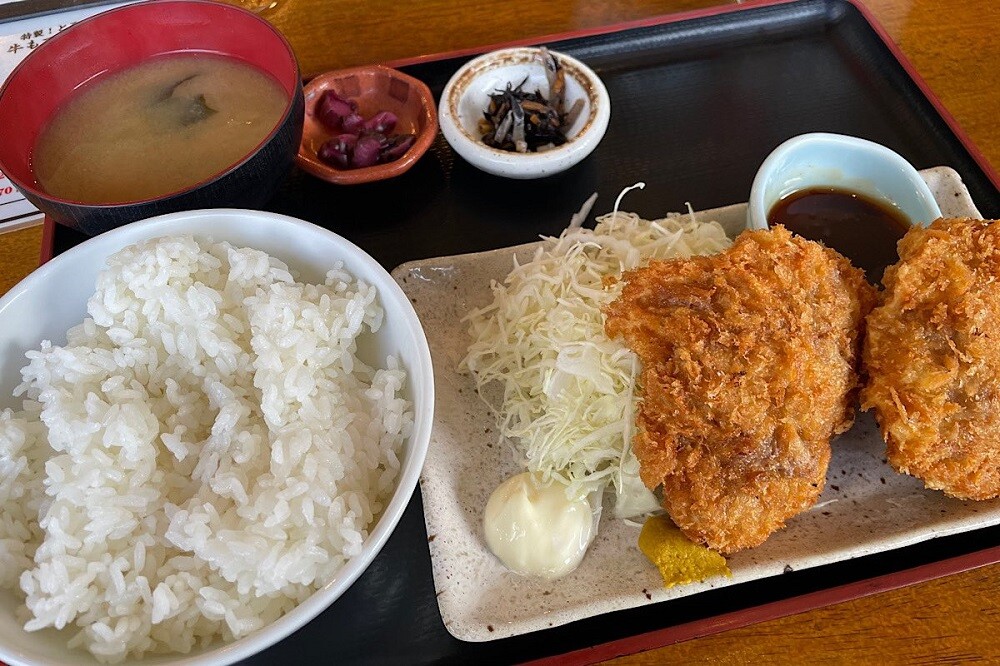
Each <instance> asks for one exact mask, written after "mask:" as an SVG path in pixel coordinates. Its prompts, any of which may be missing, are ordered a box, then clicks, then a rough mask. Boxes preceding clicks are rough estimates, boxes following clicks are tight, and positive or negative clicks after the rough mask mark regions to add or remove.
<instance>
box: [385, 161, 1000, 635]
mask: <svg viewBox="0 0 1000 666" xmlns="http://www.w3.org/2000/svg"><path fill="white" fill-rule="evenodd" d="M921 175H922V176H923V178H924V179H925V181H926V182H927V183H928V186H929V187H930V189H931V191H932V192H933V193H934V194H935V199H937V200H938V202H939V204H940V206H941V208H942V211H943V214H944V215H946V216H955V217H981V215H980V214H979V212H978V210H977V209H976V207H975V205H974V203H973V202H972V200H971V197H970V196H969V193H968V191H967V190H966V189H965V187H964V185H963V184H962V182H961V179H960V177H959V176H958V174H957V173H956V172H955V171H954V170H952V169H950V168H946V167H938V168H934V169H928V170H924V171H921ZM745 212H746V204H736V205H733V206H727V207H724V208H719V209H713V210H708V211H702V212H700V213H698V214H697V215H698V216H699V217H700V218H701V219H719V220H720V223H722V224H723V227H724V228H726V231H727V233H729V234H730V235H735V234H737V233H739V231H741V230H742V228H743V224H744V221H745ZM538 245H539V243H537V242H536V243H528V244H524V245H520V246H516V247H508V248H501V249H496V250H489V251H485V252H478V253H472V254H465V255H456V256H451V257H440V258H434V259H427V260H421V261H415V262H409V263H406V264H403V265H401V266H399V267H397V268H396V269H395V270H394V271H392V275H393V277H394V278H395V279H396V280H397V281H398V282H399V283H400V285H401V286H402V288H403V290H404V292H406V293H407V295H408V296H409V297H410V299H411V302H413V304H414V307H415V309H417V312H418V315H419V316H420V317H421V319H422V321H423V324H424V327H425V330H426V331H427V337H428V342H429V343H430V345H431V348H432V357H433V358H434V363H435V366H436V367H435V377H436V381H437V382H438V387H437V393H438V411H437V413H436V415H435V423H434V428H433V433H432V438H431V445H430V449H429V451H428V457H427V461H426V463H425V466H424V471H423V473H422V475H421V479H420V483H421V492H422V494H423V499H424V517H425V522H426V525H427V530H428V535H429V538H430V544H429V547H430V552H431V560H432V569H433V574H434V583H435V589H436V592H437V594H438V603H439V609H440V611H441V616H442V620H443V621H444V624H445V626H446V628H447V629H448V631H449V632H450V633H451V634H452V635H453V636H455V637H456V638H459V639H460V640H465V641H474V642H480V641H488V640H495V639H499V638H505V637H510V636H516V635H520V634H524V633H529V632H532V631H538V630H541V629H545V628H549V627H554V626H558V625H561V624H565V623H568V622H572V621H575V620H580V619H583V618H586V617H592V616H595V615H600V614H603V613H608V612H612V611H616V610H623V609H626V608H634V607H637V606H641V605H645V604H649V603H657V602H660V601H666V600H669V599H676V598H680V597H683V596H688V595H691V594H697V593H698V592H701V591H705V590H709V589H715V588H720V587H727V586H730V585H734V584H738V583H741V582H747V581H751V580H757V579H761V578H765V577H768V576H773V575H777V574H780V573H783V572H784V571H786V570H787V569H788V568H789V567H790V568H792V569H795V570H798V569H805V568H810V567H815V566H820V565H823V564H828V563H833V562H838V561H842V560H845V559H850V558H855V557H861V556H864V555H869V554H873V553H878V552H884V551H888V550H893V549H896V548H901V547H904V546H907V545H911V544H915V543H919V542H921V541H924V540H927V539H931V538H935V537H942V536H947V535H950V534H956V533H960V532H965V531H969V530H974V529H979V528H983V527H987V526H990V525H995V524H1000V501H998V502H991V503H979V504H974V505H973V504H970V503H964V504H963V503H956V502H953V501H951V500H947V499H946V498H943V496H942V495H940V494H939V493H935V492H934V491H927V490H924V489H923V488H922V484H920V483H919V481H917V480H915V479H911V478H910V477H903V476H901V475H894V476H890V475H889V474H890V473H891V470H889V472H886V471H885V470H888V467H885V470H880V471H881V473H882V476H881V477H880V476H879V473H878V472H875V473H874V475H873V476H871V478H869V479H865V480H864V483H866V484H882V485H883V487H884V486H885V485H886V484H887V482H888V484H887V485H889V486H893V485H894V484H895V485H898V486H899V487H900V489H901V490H900V498H901V500H900V501H908V502H911V504H912V503H913V501H916V502H917V503H918V504H920V506H917V507H916V508H915V509H913V511H914V512H915V513H914V515H918V516H919V515H922V514H928V513H929V511H930V509H929V508H926V509H925V508H923V503H924V501H925V500H926V501H928V502H932V503H940V502H944V503H945V504H947V505H948V506H950V507H952V509H953V510H954V511H956V512H957V513H956V514H955V515H954V516H952V517H950V518H948V517H946V518H945V519H939V518H937V516H936V514H935V517H934V519H933V520H932V519H930V518H928V520H929V522H928V523H927V524H925V525H923V526H920V525H917V526H914V527H911V528H905V527H904V528H900V529H897V530H895V531H894V532H893V533H892V534H891V535H890V536H887V537H884V538H882V537H878V536H876V537H872V538H867V539H862V540H861V541H859V542H847V543H844V544H843V545H842V546H840V547H832V548H828V549H826V550H825V551H823V552H821V553H811V554H810V553H802V552H800V553H799V554H797V555H796V553H795V547H794V539H789V538H788V535H794V533H795V530H794V528H795V527H796V524H795V523H794V522H793V524H792V525H791V526H790V527H789V528H787V529H785V530H783V531H781V532H779V533H777V534H776V535H775V536H774V537H772V539H771V540H769V541H768V542H767V543H766V544H765V545H764V546H762V547H760V548H758V549H755V550H753V551H747V554H741V555H739V556H737V557H734V558H732V559H731V560H730V566H731V568H732V569H733V577H732V578H730V579H724V578H719V579H711V580H708V581H704V582H702V583H696V584H691V585H687V586H682V587H675V588H671V589H664V588H663V587H662V585H661V584H659V580H658V574H657V573H656V572H655V570H654V569H653V568H652V566H651V565H649V564H648V563H646V562H645V561H644V559H643V558H642V556H641V555H639V554H638V551H637V549H636V548H634V538H635V537H636V536H637V535H638V531H637V530H636V531H635V532H634V535H632V544H631V545H630V546H627V547H626V550H628V551H629V552H628V554H627V555H628V557H629V558H631V563H632V564H633V565H635V564H636V562H639V563H641V564H642V565H643V569H644V571H641V570H638V569H637V570H636V571H635V572H633V573H631V574H627V575H626V576H625V577H626V578H628V577H629V576H631V575H634V574H636V573H637V574H638V575H639V578H638V579H637V583H636V584H635V585H631V584H630V585H628V586H620V589H610V590H609V589H604V590H603V592H601V593H599V594H597V597H598V598H595V599H594V600H592V601H590V602H588V603H581V601H580V599H579V596H577V598H576V599H575V600H570V601H568V602H567V603H555V604H549V605H546V604H545V602H544V600H542V599H541V597H539V598H534V597H533V595H535V596H537V594H538V591H539V590H541V589H542V588H547V589H549V590H551V589H552V586H551V584H550V583H547V582H544V581H534V580H532V579H526V578H523V577H518V576H516V575H514V574H510V573H509V572H505V571H504V570H503V567H502V565H500V564H499V562H498V561H497V560H496V559H495V558H493V556H492V555H491V554H489V552H488V551H487V550H486V549H485V546H484V545H483V544H482V538H481V535H480V532H479V526H478V521H479V517H480V516H481V511H482V505H483V504H485V502H484V501H483V502H482V503H480V504H479V505H478V506H467V505H463V501H462V498H461V492H460V491H456V481H458V482H459V483H465V482H467V481H468V477H471V476H472V475H469V474H466V478H465V479H464V480H463V478H462V469H461V468H462V466H463V465H466V464H467V462H468V460H469V459H470V458H474V457H477V453H478V454H479V456H478V457H479V458H481V459H483V461H485V464H484V465H483V466H482V467H483V469H481V470H478V472H477V474H478V475H479V476H483V477H489V476H492V477H493V478H486V479H484V480H483V482H482V483H483V486H484V488H486V489H491V488H492V486H494V485H496V483H499V481H501V480H502V479H503V478H505V476H506V475H507V474H510V473H512V472H513V471H516V469H515V468H514V467H512V466H511V464H510V462H509V461H508V462H503V461H502V460H501V458H504V456H503V455H502V454H498V453H497V449H496V448H495V447H494V448H493V449H487V448H483V447H475V446H469V445H468V442H469V441H470V434H471V431H466V432H458V433H456V430H455V429H456V423H457V422H458V421H459V420H460V419H461V418H462V415H461V414H460V413H459V412H456V411H455V409H456V405H455V404H451V403H453V402H454V401H453V400H452V399H451V398H453V397H454V392H455V391H456V390H457V392H458V393H459V394H461V393H463V392H471V391H472V382H471V379H470V378H468V377H467V376H463V375H461V374H460V373H458V372H457V364H456V362H455V361H456V359H455V354H454V353H451V354H449V353H447V352H443V350H444V349H446V348H447V347H448V346H449V345H451V346H452V347H453V346H454V345H456V344H459V343H458V342H456V340H455V337H456V336H455V331H454V330H453V328H454V327H452V329H450V330H449V329H442V328H440V327H438V326H436V325H435V321H436V320H434V319H433V317H434V316H435V315H436V316H437V317H440V318H443V319H449V318H450V320H451V321H457V320H460V319H461V314H462V312H460V310H461V309H462V308H463V307H465V306H464V304H460V303H458V302H457V301H460V300H461V296H460V295H456V294H460V293H461V292H459V291H458V289H457V287H458V285H456V284H452V283H451V282H450V280H453V279H454V280H456V281H458V280H460V281H461V282H463V283H468V282H469V281H470V280H471V276H470V275H465V274H461V275H460V277H458V278H456V277H455V276H456V275H457V274H458V273H461V272H462V269H463V268H469V267H473V270H482V271H483V272H484V273H489V271H490V270H493V271H494V273H495V272H496V270H497V269H496V266H497V265H506V266H509V265H510V261H512V260H513V258H514V256H515V255H516V256H519V257H525V256H528V255H530V254H531V253H532V252H533V251H534V248H536V247H537V246H538ZM497 262H499V264H497ZM491 263H492V264H493V266H494V267H493V268H492V269H491V268H490V265H491ZM456 271H458V273H456ZM496 277H497V276H496V275H486V274H484V275H480V278H482V279H481V280H480V283H481V284H482V285H483V286H482V287H481V288H483V289H485V285H488V282H489V279H490V278H493V279H495V278H496ZM499 277H502V274H500V275H499ZM477 284H478V283H477ZM487 296H488V294H487ZM456 387H457V389H456ZM446 396H450V398H446ZM476 400H478V399H476ZM472 405H473V403H472V402H466V403H464V405H458V407H459V408H463V407H464V408H465V409H469V408H471V409H472V410H475V408H474V407H473V406H472ZM482 417H483V414H482V413H480V414H478V419H479V420H478V421H477V415H473V416H471V417H469V418H471V420H472V421H473V422H474V426H475V427H476V428H483V430H485V431H487V432H488V430H489V428H491V427H492V425H493V424H492V421H489V420H487V421H483V420H482ZM859 428H860V429H861V430H860V434H859V435H858V436H857V438H859V439H860V440H864V441H866V442H868V443H869V444H872V443H873V442H874V443H876V445H875V446H874V448H873V449H872V451H870V452H868V453H865V454H864V455H867V456H868V458H867V459H866V460H868V461H869V462H868V463H866V464H874V463H872V462H871V457H872V456H875V457H876V458H878V457H880V456H881V448H882V445H881V440H880V439H878V435H877V429H876V427H875V425H874V422H873V421H872V420H871V418H870V416H866V417H862V418H859ZM459 430H460V428H459ZM856 430H857V429H856ZM852 432H854V431H852ZM456 434H458V436H456ZM471 441H475V440H471ZM834 446H835V451H836V447H837V446H838V445H837V444H836V443H835V444H834ZM507 457H509V456H507ZM481 462H482V461H481ZM835 462H836V460H835ZM835 462H832V463H831V473H832V467H833V465H834V464H835ZM876 462H878V461H876ZM883 465H884V463H883ZM483 470H487V471H485V472H484V471H483ZM490 470H492V471H490ZM466 471H467V470H466ZM892 474H894V473H892ZM845 476H847V474H845ZM851 476H853V470H852V474H851ZM846 483H847V484H850V483H851V481H850V480H849V481H847V482H846ZM855 483H859V482H855ZM841 485H844V482H841ZM876 488H878V486H876ZM831 491H832V494H833V495H835V496H829V495H828V493H831ZM484 492H486V491H484ZM849 492H850V491H849V490H848V491H847V493H845V494H844V495H843V496H836V495H837V494H838V493H840V488H839V487H838V484H837V482H836V480H828V488H827V492H826V493H824V497H822V498H821V499H820V503H819V504H818V505H817V507H814V511H818V510H821V509H823V508H824V507H825V506H828V505H831V504H833V502H837V501H838V500H841V499H847V500H849V501H850V498H849V497H848V494H849ZM913 498H918V499H916V500H913ZM465 504H468V502H465ZM472 504H475V502H473V503H472ZM847 504H848V502H844V503H843V505H842V506H846V505H847ZM833 506H834V507H836V506H837V505H836V504H833ZM933 506H934V507H937V504H934V505H933ZM969 507H972V508H969ZM824 513H826V512H824ZM820 520H823V519H820ZM859 527H861V526H859V525H855V526H854V528H855V529H858V528H859ZM609 528H610V529H611V530H614V529H615V525H614V524H611V525H610V526H609V524H608V520H607V519H605V520H604V521H602V532H601V534H599V536H598V540H597V542H595V547H594V551H597V550H599V549H600V548H604V549H605V551H606V550H607V549H608V548H609V547H612V546H614V547H618V548H621V547H622V546H623V544H627V541H623V539H622V532H621V530H619V533H618V534H617V535H613V536H612V537H610V538H605V537H606V535H607V531H608V530H609ZM800 529H801V527H800ZM873 531H874V532H875V533H876V534H878V533H879V530H877V529H876V530H873ZM602 538H605V541H606V542H607V543H605V544H604V545H602V543H601V540H602ZM612 541H614V542H615V544H612V546H609V545H608V544H610V543H611V542H612ZM789 545H791V546H792V548H791V551H792V552H791V554H792V555H793V556H792V557H783V556H780V555H781V554H780V553H775V552H774V551H775V549H776V548H777V549H778V550H780V549H781V548H787V547H788V546H789ZM591 555H593V552H592V553H591V554H590V555H588V558H587V559H585V560H584V563H583V564H582V565H581V567H580V569H578V571H577V572H575V573H574V574H571V576H570V577H568V578H567V579H563V580H564V582H566V583H567V584H568V585H569V586H575V587H579V586H580V585H590V586H595V589H597V588H600V586H601V585H602V584H603V583H602V581H604V580H606V578H605V576H604V575H603V573H604V572H603V571H601V570H600V569H599V568H597V570H595V567H594V566H593V565H594V562H593V560H594V559H595V558H593V557H591ZM606 555H607V553H606V552H605V556H606ZM758 556H760V557H758ZM636 558H638V559H636ZM588 563H589V564H588ZM497 581H503V586H505V587H513V588H514V589H515V592H519V591H527V592H526V597H525V601H524V603H523V604H521V605H520V606H519V607H514V605H513V604H511V603H507V606H506V610H504V609H505V600H504V599H502V598H499V597H498V594H497V590H498V589H500V586H498V585H497ZM532 588H534V589H532ZM640 588H641V589H640ZM551 595H552V592H551V591H549V592H548V593H547V594H545V595H544V596H548V597H551ZM507 601H508V602H509V601H510V600H509V598H508V599H507ZM491 617H492V618H495V619H493V620H490V619H488V618H491Z"/></svg>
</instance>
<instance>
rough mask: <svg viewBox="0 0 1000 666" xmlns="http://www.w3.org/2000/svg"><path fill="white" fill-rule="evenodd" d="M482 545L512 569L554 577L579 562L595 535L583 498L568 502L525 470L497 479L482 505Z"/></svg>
mask: <svg viewBox="0 0 1000 666" xmlns="http://www.w3.org/2000/svg"><path fill="white" fill-rule="evenodd" d="M483 527H484V529H485V531H486V544H487V545H488V546H489V547H490V550H491V551H493V554H494V555H496V556H497V557H498V558H499V559H500V561H501V562H503V563H504V566H506V567H507V568H508V569H510V570H511V571H515V572H517V573H520V574H525V575H529V576H544V577H545V578H558V577H560V576H564V575H566V574H568V573H569V572H570V571H573V569H575V568H576V567H577V565H578V564H580V561H581V560H582V559H583V556H584V555H585V554H586V552H587V548H589V547H590V543H591V541H593V540H594V537H595V536H596V534H597V520H596V514H595V511H594V509H593V507H592V506H591V503H590V502H589V501H588V500H587V498H586V497H583V498H580V499H577V500H571V499H568V498H567V497H566V487H565V486H564V485H563V484H561V483H557V482H553V483H550V484H548V486H546V485H544V484H543V483H541V482H540V481H538V480H537V479H536V478H535V476H534V475H532V474H531V473H530V472H524V473H522V474H518V475H516V476H512V477H511V478H509V479H507V480H506V481H504V482H503V483H501V484H500V485H499V486H498V487H497V489H496V490H494V491H493V494H492V495H490V499H489V501H488V502H487V503H486V515H485V517H484V518H483Z"/></svg>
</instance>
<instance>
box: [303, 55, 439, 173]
mask: <svg viewBox="0 0 1000 666" xmlns="http://www.w3.org/2000/svg"><path fill="white" fill-rule="evenodd" d="M327 90H333V91H334V92H336V93H337V95H339V96H340V97H342V98H344V99H349V100H353V101H354V102H356V103H357V105H358V113H360V114H361V115H362V116H364V117H365V118H370V117H372V116H374V115H375V114H377V113H379V112H380V111H389V112H392V113H394V114H395V115H396V116H397V118H398V121H397V123H396V127H395V130H394V131H393V134H407V133H412V134H414V135H415V136H416V141H414V143H413V145H412V146H410V148H409V150H407V151H406V153H405V154H403V156H402V157H400V158H399V159H396V160H394V161H392V162H385V163H382V164H376V165H374V166H369V167H360V168H340V167H336V166H332V165H330V164H327V163H325V162H323V161H321V160H320V159H319V157H318V156H317V153H318V151H319V149H320V146H322V145H323V143H325V142H326V141H327V139H330V138H331V137H332V136H334V134H335V132H332V131H331V130H329V129H328V128H327V127H326V126H324V125H323V123H321V122H320V121H319V119H318V118H317V117H316V115H315V111H316V104H317V102H318V101H319V99H320V97H322V95H323V93H324V92H326V91H327ZM304 92H305V103H306V115H305V123H304V125H303V129H302V143H301V144H300V145H299V153H298V155H297V156H296V158H295V161H296V163H297V164H298V165H299V167H300V168H301V169H302V170H304V171H306V172H307V173H310V174H312V175H313V176H316V177H317V178H322V179H323V180H326V181H329V182H331V183H336V184H339V185H358V184H360V183H370V182H373V181H376V180H385V179H386V178H392V177H394V176H398V175H400V174H402V173H405V172H406V171H408V170H409V169H410V167H412V166H413V165H414V164H415V163H416V161H417V160H418V159H420V158H421V156H423V154H424V153H426V152H427V149H428V148H430V146H431V144H432V143H433V142H434V137H435V136H436V135H437V131H438V118H437V108H436V106H435V104H434V97H433V96H432V95H431V91H430V89H429V88H428V87H427V86H426V85H425V84H424V83H423V82H422V81H419V80H417V79H415V78H413V77H412V76H409V75H407V74H403V73H402V72H399V71H397V70H395V69H390V68H388V67H383V66H382V65H369V66H364V67H355V68H352V69H343V70H338V71H334V72H327V73H325V74H320V75H319V76H317V77H316V78H314V79H313V80H311V81H310V82H309V83H307V84H306V86H305V89H304Z"/></svg>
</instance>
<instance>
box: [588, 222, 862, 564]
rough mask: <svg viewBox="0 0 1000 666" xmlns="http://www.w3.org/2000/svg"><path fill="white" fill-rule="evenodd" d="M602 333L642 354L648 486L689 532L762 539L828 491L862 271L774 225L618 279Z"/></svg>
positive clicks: (718, 540)
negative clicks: (618, 290) (707, 252)
mask: <svg viewBox="0 0 1000 666" xmlns="http://www.w3.org/2000/svg"><path fill="white" fill-rule="evenodd" d="M623 279H624V280H625V285H624V288H623V291H622V294H621V296H620V297H619V298H618V299H617V300H616V301H614V302H613V303H612V304H611V305H610V306H608V308H607V310H606V312H605V314H606V317H607V318H606V322H605V329H606V331H607V333H608V335H609V336H611V337H622V338H624V340H625V343H626V344H627V345H628V346H629V347H630V348H631V349H632V350H633V351H635V352H636V353H637V354H638V356H639V357H640V359H641V360H642V372H641V378H640V384H641V386H642V398H641V402H640V405H639V409H638V414H637V423H638V433H637V435H636V438H635V452H636V455H637V456H638V458H639V461H640V464H641V476H642V480H643V482H644V483H645V484H646V485H647V486H648V487H649V488H650V489H655V488H656V487H657V486H660V485H662V487H663V497H664V503H663V505H664V508H665V509H666V510H667V512H668V513H669V514H670V517H671V518H672V519H673V520H674V522H675V523H676V524H677V526H678V527H680V528H681V530H683V532H684V533H685V534H686V535H687V536H688V537H689V538H691V539H692V540H695V541H698V542H700V543H704V544H706V545H708V546H709V547H711V548H714V549H716V550H719V551H720V552H723V553H732V552H735V551H738V550H741V549H744V548H751V547H753V546H756V545H759V544H760V543H762V542H763V541H764V540H765V539H767V537H768V536H769V535H770V534H771V533H773V532H774V531H775V530H777V529H779V528H781V527H782V526H784V524H785V521H786V520H787V519H788V518H790V517H792V516H794V515H796V514H798V513H800V512H802V511H804V510H805V509H807V508H808V507H810V506H812V505H813V504H814V503H815V502H816V499H817V498H818V497H819V495H820V493H821V492H822V490H823V483H824V480H825V477H826V468H827V464H828V463H829V461H830V438H831V437H832V436H833V435H834V434H837V433H841V432H843V431H845V430H847V429H848V428H849V427H850V426H851V424H852V423H853V420H854V400H853V399H854V397H855V391H856V389H857V387H858V375H857V371H856V363H857V361H858V357H859V355H860V351H861V349H860V347H861V338H862V326H863V321H864V317H865V315H867V314H868V312H869V310H871V307H872V305H873V304H874V300H875V290H874V288H873V287H871V286H870V285H869V284H868V283H867V282H866V281H865V279H864V275H863V273H862V272H861V271H860V270H858V269H857V268H854V267H853V266H851V264H850V263H849V262H848V261H847V259H845V258H844V257H842V256H840V255H839V254H837V253H836V252H834V251H833V250H830V249H827V248H825V247H823V246H822V245H820V244H818V243H815V242H812V241H808V240H805V239H803V238H800V237H798V236H793V235H792V234H791V233H790V232H789V231H787V230H786V229H784V228H783V227H780V226H779V227H775V228H773V229H771V230H768V231H747V232H744V233H743V234H741V235H740V237H739V238H738V239H737V240H736V242H735V243H734V245H733V246H732V247H731V248H729V249H728V250H726V251H724V252H722V253H720V254H717V255H714V256H708V257H694V258H691V259H683V260H672V261H656V262H652V263H650V264H649V265H648V266H646V267H644V268H640V269H637V270H634V271H631V272H629V273H627V274H626V275H625V276H624V277H623Z"/></svg>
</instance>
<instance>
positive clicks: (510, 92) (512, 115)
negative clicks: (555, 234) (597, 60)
mask: <svg viewBox="0 0 1000 666" xmlns="http://www.w3.org/2000/svg"><path fill="white" fill-rule="evenodd" d="M539 58H540V59H541V62H542V66H543V67H544V68H545V76H546V78H547V79H548V84H549V96H548V98H546V97H545V95H543V94H542V92H541V90H537V89H536V90H535V91H534V92H526V91H525V90H524V85H525V84H526V83H527V82H528V79H527V77H525V78H524V80H522V81H521V82H520V83H519V84H518V85H517V86H512V84H511V83H508V84H507V87H506V88H505V89H504V90H497V92H496V93H494V94H492V95H490V104H489V106H488V107H487V108H486V110H485V111H483V120H480V121H479V131H480V133H481V134H482V140H483V143H485V144H486V145H488V146H491V147H493V148H499V149H500V150H509V151H512V152H518V153H528V152H532V153H537V152H543V151H545V150H550V149H552V148H555V147H557V146H561V145H563V144H564V143H566V140H567V139H566V134H565V128H567V127H569V126H571V125H572V124H573V122H574V121H575V120H576V118H577V116H579V115H580V111H582V110H583V100H582V99H578V100H576V102H574V104H573V105H572V106H571V107H570V109H569V110H568V111H567V110H566V71H565V70H564V69H563V66H562V65H561V64H560V63H559V59H558V58H556V57H555V56H554V55H552V53H551V52H550V51H549V50H548V49H546V48H545V47H544V46H543V47H542V48H541V49H539Z"/></svg>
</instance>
